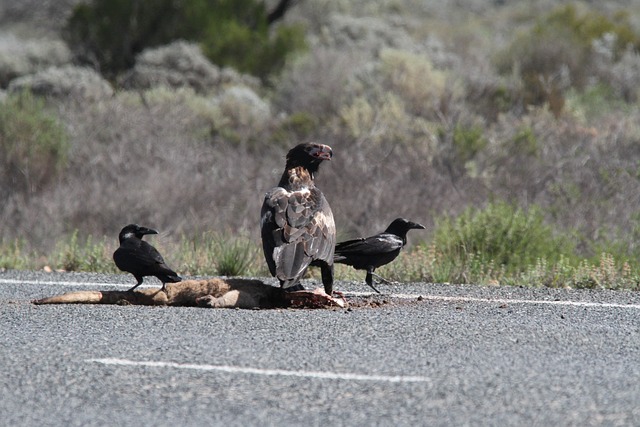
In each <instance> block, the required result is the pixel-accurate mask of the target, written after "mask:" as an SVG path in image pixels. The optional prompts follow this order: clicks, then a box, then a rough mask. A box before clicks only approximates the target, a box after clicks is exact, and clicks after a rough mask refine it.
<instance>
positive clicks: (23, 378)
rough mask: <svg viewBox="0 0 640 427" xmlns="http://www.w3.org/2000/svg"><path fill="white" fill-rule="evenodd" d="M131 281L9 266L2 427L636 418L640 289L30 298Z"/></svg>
mask: <svg viewBox="0 0 640 427" xmlns="http://www.w3.org/2000/svg"><path fill="white" fill-rule="evenodd" d="M132 280H133V279H132V278H131V277H130V276H125V275H99V274H77V273H76V274H71V273H49V274H47V273H36V272H15V271H6V272H2V273H0V342H1V347H0V393H1V394H0V397H1V398H0V425H5V426H92V425H95V426H116V425H117V426H134V425H135V426H172V427H175V426H222V425H223V426H225V427H229V426H301V425H303V426H316V425H318V426H319V425H322V426H329V425H331V426H339V425H349V426H371V425H380V426H418V425H425V426H451V425H500V426H508V425H513V426H516V425H517V426H520V425H540V426H548V425H575V426H589V425H603V426H617V425H620V426H622V425H625V426H628V425H640V293H637V292H629V291H602V290H594V291H576V290H551V289H532V288H517V287H508V288H507V287H480V286H454V285H433V284H420V283H414V284H401V285H400V284H399V285H394V286H385V285H381V288H382V289H381V290H383V292H386V293H387V296H386V299H387V300H388V301H389V302H390V303H389V304H383V305H381V306H380V307H369V308H362V307H359V308H353V309H351V310H343V309H332V310H236V309H207V308H179V307H140V306H98V305H55V306H35V305H33V304H31V303H30V301H31V300H32V299H36V298H42V297H45V296H51V295H55V294H59V293H63V292H67V291H70V290H79V289H114V288H117V289H126V288H128V287H130V286H131V284H132ZM336 287H337V289H340V290H343V291H346V292H347V295H351V296H360V297H362V295H364V294H365V293H366V292H368V288H367V287H366V285H364V283H362V284H356V283H344V282H339V283H338V284H337V286H336Z"/></svg>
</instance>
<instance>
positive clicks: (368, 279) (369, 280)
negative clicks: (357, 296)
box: [364, 268, 382, 294]
mask: <svg viewBox="0 0 640 427" xmlns="http://www.w3.org/2000/svg"><path fill="white" fill-rule="evenodd" d="M373 275H374V272H373V269H371V268H368V269H367V277H366V278H365V279H364V281H365V282H367V285H369V286H370V287H371V289H373V290H374V291H376V292H377V293H379V294H381V293H382V292H380V291H379V290H377V289H376V287H375V286H373V277H372V276H373ZM375 276H376V277H380V276H378V275H377V274H376V275H375Z"/></svg>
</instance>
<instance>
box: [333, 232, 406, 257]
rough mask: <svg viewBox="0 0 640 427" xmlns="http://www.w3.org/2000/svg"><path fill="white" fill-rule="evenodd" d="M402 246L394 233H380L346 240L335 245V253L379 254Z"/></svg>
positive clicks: (343, 254) (347, 254)
mask: <svg viewBox="0 0 640 427" xmlns="http://www.w3.org/2000/svg"><path fill="white" fill-rule="evenodd" d="M402 246H403V243H402V239H401V238H399V237H398V236H396V235H394V234H388V233H381V234H376V235H375V236H371V237H366V238H361V239H353V240H346V241H344V242H340V243H338V244H337V245H336V251H335V253H336V255H340V256H349V255H364V256H369V255H379V254H386V253H389V252H393V251H397V250H398V249H401V248H402Z"/></svg>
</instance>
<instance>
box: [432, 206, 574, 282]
mask: <svg viewBox="0 0 640 427" xmlns="http://www.w3.org/2000/svg"><path fill="white" fill-rule="evenodd" d="M435 228H436V233H435V237H434V243H435V246H436V248H437V249H438V251H439V252H441V253H442V254H443V257H444V258H448V259H450V260H455V261H456V263H458V264H460V265H466V264H469V263H474V264H476V263H477V264H479V265H491V264H493V265H495V266H497V267H499V268H504V269H505V270H506V271H507V272H514V271H523V270H524V269H525V268H527V267H528V266H529V265H532V264H535V263H536V261H537V260H539V259H549V260H553V259H557V258H558V257H560V256H561V255H562V254H569V255H572V254H573V247H572V245H571V243H569V241H568V240H567V239H562V238H559V237H556V236H555V235H554V233H553V230H552V229H551V228H550V227H549V226H548V225H546V224H545V223H544V218H543V214H542V212H541V210H540V209H538V208H536V207H530V208H529V210H528V211H524V210H522V209H520V208H517V207H515V206H513V205H510V204H508V203H505V202H495V203H490V204H489V205H487V206H486V207H485V208H484V209H477V208H468V209H467V210H465V211H464V212H463V213H462V214H461V215H460V216H458V217H457V218H455V219H452V218H448V217H444V218H439V219H436V227H435Z"/></svg>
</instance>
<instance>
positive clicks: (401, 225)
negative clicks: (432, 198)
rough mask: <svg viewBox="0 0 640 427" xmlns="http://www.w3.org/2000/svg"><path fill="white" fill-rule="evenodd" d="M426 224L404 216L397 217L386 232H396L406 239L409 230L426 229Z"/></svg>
mask: <svg viewBox="0 0 640 427" xmlns="http://www.w3.org/2000/svg"><path fill="white" fill-rule="evenodd" d="M424 228H425V227H424V225H422V224H418V223H417V222H412V221H409V220H406V219H404V218H396V219H394V220H393V222H392V223H391V224H389V226H388V227H387V229H386V230H385V233H391V234H395V235H396V236H398V237H402V239H403V240H406V237H407V232H408V231H409V230H412V229H418V230H424Z"/></svg>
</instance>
